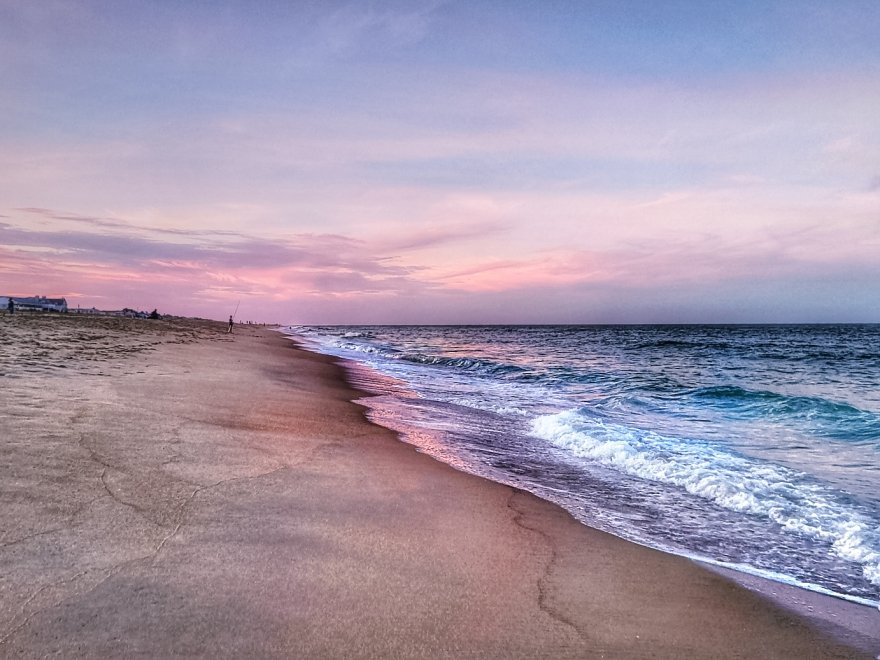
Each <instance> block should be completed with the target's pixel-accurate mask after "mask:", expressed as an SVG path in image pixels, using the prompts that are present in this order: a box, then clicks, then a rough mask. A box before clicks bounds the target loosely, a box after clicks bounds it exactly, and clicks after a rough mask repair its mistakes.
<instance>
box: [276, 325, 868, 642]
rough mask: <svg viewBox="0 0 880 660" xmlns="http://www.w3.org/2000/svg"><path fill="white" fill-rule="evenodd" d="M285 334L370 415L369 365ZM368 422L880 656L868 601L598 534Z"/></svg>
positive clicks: (550, 502)
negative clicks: (323, 360) (338, 373)
mask: <svg viewBox="0 0 880 660" xmlns="http://www.w3.org/2000/svg"><path fill="white" fill-rule="evenodd" d="M279 331H281V328H279ZM282 334H283V335H284V336H285V337H287V338H288V339H290V340H291V341H292V342H293V343H294V344H296V346H297V347H298V348H299V349H300V350H303V351H307V352H312V353H316V354H318V355H325V356H326V357H331V358H333V359H334V360H336V362H337V363H338V364H339V365H340V366H341V367H342V369H343V372H344V377H345V379H346V382H347V383H348V384H349V386H350V387H352V388H353V389H355V390H357V391H359V392H361V396H360V397H358V398H357V399H354V400H353V403H356V404H358V405H363V406H364V408H365V416H366V412H368V411H369V410H370V408H369V406H368V404H366V403H365V404H360V403H359V402H360V401H361V400H362V399H369V398H370V397H373V396H376V394H374V393H371V392H369V391H367V390H364V389H362V388H360V387H358V385H356V384H352V377H354V379H353V380H354V381H355V382H356V381H357V380H358V377H357V373H358V371H359V370H363V369H367V370H368V371H369V368H368V367H366V366H365V365H362V364H359V363H356V362H351V361H349V360H347V359H345V358H337V357H335V356H329V355H326V354H324V353H321V352H319V351H316V350H314V349H312V348H310V347H309V346H307V345H306V344H305V342H304V341H303V340H301V339H300V338H298V337H296V336H295V335H289V334H286V333H283V332H282ZM367 421H368V422H369V423H371V424H375V425H378V426H381V427H383V428H388V430H390V431H391V432H393V433H394V434H395V435H396V436H397V437H398V440H399V441H400V442H402V443H404V444H407V445H410V446H412V447H413V448H415V449H416V451H418V452H419V453H423V454H425V455H426V456H428V457H430V458H431V459H432V460H435V461H437V462H438V463H441V464H443V465H447V466H448V467H451V468H452V469H454V470H456V471H461V472H463V473H465V474H468V475H471V476H475V477H476V478H478V479H484V480H486V481H490V482H492V483H497V484H499V485H502V486H505V487H509V488H514V489H516V490H520V491H521V492H523V493H526V494H528V495H530V496H532V497H535V498H537V499H540V500H541V501H543V502H546V503H547V504H549V505H550V506H553V507H556V508H559V509H560V510H562V511H563V512H565V514H566V515H568V516H570V517H571V519H572V521H573V522H574V523H576V524H578V525H583V526H584V527H587V528H588V529H591V530H594V531H597V532H600V533H608V534H609V535H611V536H613V537H614V538H617V539H620V540H621V541H622V542H624V543H631V544H633V545H636V546H638V547H642V548H645V549H648V550H651V551H656V552H661V553H663V554H666V555H669V556H673V557H679V558H681V559H685V560H687V561H690V562H692V563H693V564H694V565H695V566H698V567H700V568H701V569H703V570H708V571H711V572H713V573H716V574H718V575H720V576H722V577H724V578H725V579H726V580H729V581H731V582H733V583H734V584H736V585H738V586H739V587H741V588H744V589H747V590H749V591H751V592H753V593H756V594H759V595H760V596H761V597H762V598H763V599H765V600H766V601H768V602H769V603H772V604H773V605H775V606H777V607H780V608H782V609H784V610H785V611H788V612H790V613H792V614H794V615H795V616H797V617H800V618H802V619H804V620H807V621H810V622H811V623H812V625H814V626H815V627H816V628H817V629H819V630H820V631H822V632H823V633H824V634H827V635H829V636H830V637H831V638H833V639H835V640H837V641H838V642H841V643H843V644H845V645H848V646H851V647H852V648H854V649H858V650H859V651H861V652H864V653H868V654H870V655H872V656H877V657H880V655H877V654H878V652H880V611H878V608H877V607H875V606H873V605H872V604H870V603H864V602H858V601H857V600H854V599H852V598H849V597H847V596H846V595H844V594H837V593H832V592H828V593H825V592H823V591H820V590H818V589H811V588H809V587H808V586H802V585H798V584H793V583H791V582H787V581H783V580H774V579H773V578H771V577H767V576H763V575H760V574H758V573H755V572H750V571H748V570H742V569H738V568H735V567H732V566H727V565H724V564H721V563H714V562H712V561H707V560H704V559H701V558H698V557H692V556H689V555H687V554H678V553H675V552H672V551H668V550H663V549H659V548H654V547H652V546H649V545H645V544H641V543H638V542H636V541H632V540H630V539H626V538H624V537H621V536H617V535H615V534H613V533H610V532H604V531H602V530H598V529H596V528H594V527H591V526H590V525H588V524H587V523H584V522H582V521H580V520H578V519H577V518H576V517H575V516H573V515H572V514H571V513H570V512H568V511H566V510H565V508H564V507H563V506H562V505H560V504H558V503H556V502H553V501H552V500H548V499H545V498H544V497H542V496H541V495H540V494H538V493H533V492H531V491H527V490H523V489H520V488H518V487H517V486H514V485H511V484H506V483H504V482H502V481H495V480H493V479H491V478H489V477H487V476H484V475H479V474H475V473H473V472H469V471H468V470H466V469H464V468H460V467H457V466H455V465H451V464H449V463H445V462H444V461H443V460H442V459H441V458H440V457H437V456H433V455H432V454H431V453H429V452H425V451H424V450H423V449H421V448H420V447H419V446H418V445H416V444H414V443H411V442H409V441H407V440H406V438H405V437H404V434H402V433H400V432H398V431H396V430H394V429H392V428H389V427H386V426H384V425H383V424H382V423H381V420H373V419H371V418H369V417H367Z"/></svg>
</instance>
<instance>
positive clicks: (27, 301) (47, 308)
mask: <svg viewBox="0 0 880 660" xmlns="http://www.w3.org/2000/svg"><path fill="white" fill-rule="evenodd" d="M9 299H10V297H9V296H5V297H3V298H0V304H2V305H3V307H8V306H9ZM4 300H5V303H4V302H3V301H4ZM12 302H14V303H15V311H16V312H19V311H20V312H66V311H67V300H66V299H65V298H47V297H46V296H31V297H30V298H21V297H18V296H12Z"/></svg>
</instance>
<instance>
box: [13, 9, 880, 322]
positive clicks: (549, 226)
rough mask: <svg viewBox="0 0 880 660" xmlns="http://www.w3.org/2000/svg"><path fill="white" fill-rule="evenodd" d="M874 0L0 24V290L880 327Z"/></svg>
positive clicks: (307, 308)
mask: <svg viewBox="0 0 880 660" xmlns="http://www.w3.org/2000/svg"><path fill="white" fill-rule="evenodd" d="M878 34H880V3H878V2H877V1H876V0H866V1H860V0H833V1H832V0H824V1H814V0H795V1H774V0H762V1H760V2H758V1H754V2H753V1H750V0H740V1H737V2H732V1H730V2H718V1H714V0H692V1H680V0H665V1H664V2H656V1H654V0H644V1H639V2H635V1H627V0H615V1H610V0H609V1H607V2H606V1H604V0H595V1H593V0H582V1H579V2H574V1H558V2H557V1H554V0H542V1H531V2H529V1H519V2H518V1H515V0H509V1H505V2H489V1H480V0H470V1H466V2H465V1H463V2H452V1H451V2H442V1H433V0H432V1H428V2H421V1H419V0H409V1H405V2H390V1H389V2H384V1H380V2H370V1H368V0H360V1H355V2H333V1H332V0H327V1H321V2H297V1H295V0H291V1H285V2H281V1H271V0H262V1H261V0H248V1H242V2H219V1H218V2H209V1H205V0H202V1H198V2H195V1H193V2H185V1H182V0H181V1H177V2H171V1H161V2H159V1H154V2H151V1H149V0H146V1H144V0H139V1H136V2H135V1H127V0H107V1H102V2H98V1H95V2H85V1H83V2H75V1H70V2H61V1H57V2H56V1H54V0H45V1H43V0H32V1H29V2H21V1H20V0H0V294H8V295H48V296H64V297H66V298H67V300H68V303H69V304H70V305H71V306H74V307H75V306H77V305H79V306H82V307H92V306H95V307H98V308H101V309H118V308H121V307H133V308H137V309H144V310H147V311H149V310H152V309H153V308H157V309H158V310H159V311H160V312H162V313H170V314H178V315H186V316H202V317H206V318H217V319H223V318H226V317H228V315H229V314H230V313H232V311H233V310H234V309H235V307H236V305H239V312H238V316H239V318H241V319H242V320H253V321H257V322H278V323H292V324H331V323H332V324H364V323H388V324H397V323H402V324H410V323H415V324H422V323H424V324H446V323H448V324H458V323H765V322H784V323H794V322H880V39H878V38H877V35H878Z"/></svg>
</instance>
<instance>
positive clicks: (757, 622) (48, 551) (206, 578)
mask: <svg viewBox="0 0 880 660" xmlns="http://www.w3.org/2000/svg"><path fill="white" fill-rule="evenodd" d="M0 385H2V388H0V428H2V435H0V438H2V441H0V501H2V503H3V505H2V508H0V657H36V656H40V657H43V656H46V655H51V654H58V655H60V656H62V657H132V656H142V657H169V656H202V657H315V658H323V657H352V658H465V657H481V658H495V657H497V658H533V657H546V658H567V657H571V658H574V657H578V658H594V657H608V658H648V657H651V658H681V657H696V658H758V657H760V658H829V657H873V656H874V655H875V654H876V652H875V653H872V652H869V649H870V648H871V647H870V644H872V643H873V642H872V641H871V640H870V639H868V638H867V637H865V638H864V639H863V638H860V637H858V634H856V633H852V635H855V636H852V635H851V637H850V639H849V640H848V641H847V644H844V643H842V642H840V641H836V640H835V639H833V638H832V637H831V635H830V634H829V632H835V631H833V630H831V629H830V628H829V627H828V626H826V627H825V629H824V630H820V629H819V628H817V627H816V625H814V624H813V623H812V622H810V621H809V620H807V619H805V618H803V617H800V616H797V615H795V614H794V613H792V612H790V611H788V610H786V609H784V608H781V607H778V606H776V605H774V604H773V603H771V602H770V601H768V600H767V599H765V598H764V597H762V596H760V595H759V594H757V593H755V592H754V591H752V590H749V589H746V588H743V587H741V586H738V585H737V584H735V583H734V582H732V581H730V580H728V579H726V578H725V577H723V576H721V575H719V574H717V573H716V572H712V571H708V570H705V569H703V568H701V567H699V566H698V565H696V564H694V563H693V562H691V561H688V560H686V559H682V558H678V557H673V556H670V555H665V554H662V553H659V552H655V551H652V550H649V549H646V548H642V547H639V546H636V545H633V544H630V543H627V542H625V541H622V540H620V539H617V538H615V537H612V536H609V535H607V534H603V533H601V532H598V531H596V530H592V529H590V528H587V527H584V526H583V525H581V524H579V523H577V522H576V521H574V520H573V519H572V518H571V517H570V516H569V515H568V514H567V513H565V512H564V511H562V510H561V509H559V508H558V507H556V506H554V505H552V504H549V503H547V502H544V501H542V500H539V499H537V498H535V497H533V496H531V495H529V494H527V493H523V492H521V491H517V490H514V489H511V488H509V487H507V486H503V485H499V484H495V483H492V482H489V481H485V480H483V479H480V478H478V477H474V476H471V475H467V474H464V473H461V472H458V471H456V470H453V469H452V468H450V467H448V466H446V465H443V464H441V463H438V462H436V461H434V460H433V459H431V458H429V457H427V456H425V455H423V454H420V453H418V452H416V451H415V450H414V449H413V448H412V447H410V446H409V445H406V444H403V443H401V442H400V441H399V440H398V439H397V438H396V437H395V435H394V434H393V433H391V432H390V431H387V430H385V429H383V428H381V427H378V426H375V425H373V424H370V423H369V422H367V421H366V420H365V418H364V415H363V410H362V408H361V407H360V406H358V405H356V404H354V403H351V400H352V399H355V398H357V397H359V396H362V393H360V392H358V391H356V390H353V389H352V388H351V387H349V386H348V385H347V384H346V382H345V380H344V372H343V370H342V368H341V367H340V366H339V365H337V364H336V363H335V362H334V361H333V360H331V359H330V358H327V357H324V356H320V355H316V354H313V353H309V352H306V351H302V350H300V349H299V348H297V347H296V346H295V344H294V343H293V342H291V341H290V340H288V339H286V338H284V337H282V336H281V335H280V334H278V333H276V332H274V331H271V330H268V329H260V328H256V327H248V326H245V327H239V328H237V329H236V334H235V335H234V336H229V335H227V334H225V326H224V325H223V324H222V323H214V322H203V321H194V320H174V321H164V320H163V321H146V320H128V319H102V318H88V317H74V316H72V315H68V316H57V315H51V316H29V315H24V314H22V315H16V316H14V317H9V316H0ZM826 600H831V599H826ZM824 602H825V601H823V603H824ZM859 647H861V648H859ZM878 651H880V649H878Z"/></svg>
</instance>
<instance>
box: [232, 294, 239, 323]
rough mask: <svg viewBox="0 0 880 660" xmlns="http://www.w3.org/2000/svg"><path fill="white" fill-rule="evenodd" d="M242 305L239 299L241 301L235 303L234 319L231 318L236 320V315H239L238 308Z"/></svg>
mask: <svg viewBox="0 0 880 660" xmlns="http://www.w3.org/2000/svg"><path fill="white" fill-rule="evenodd" d="M240 304H241V299H239V301H238V302H237V303H235V311H234V312H232V317H231V318H233V319H234V318H235V315H236V314H238V306H239V305H240Z"/></svg>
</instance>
